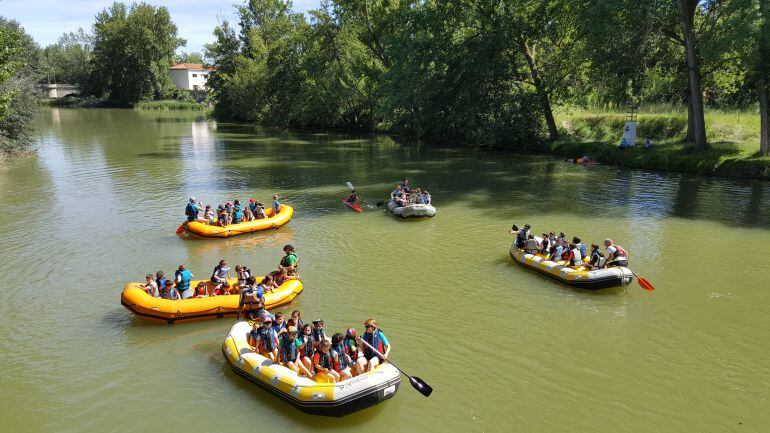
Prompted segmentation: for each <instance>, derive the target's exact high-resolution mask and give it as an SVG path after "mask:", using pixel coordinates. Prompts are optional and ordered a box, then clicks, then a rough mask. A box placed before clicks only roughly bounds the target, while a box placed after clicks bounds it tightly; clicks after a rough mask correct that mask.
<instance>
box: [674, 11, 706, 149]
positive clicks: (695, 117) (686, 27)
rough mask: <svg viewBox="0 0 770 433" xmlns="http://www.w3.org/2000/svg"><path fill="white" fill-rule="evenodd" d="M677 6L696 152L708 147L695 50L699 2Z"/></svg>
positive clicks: (698, 67)
mask: <svg viewBox="0 0 770 433" xmlns="http://www.w3.org/2000/svg"><path fill="white" fill-rule="evenodd" d="M676 6H677V9H679V23H680V24H681V26H682V35H683V36H684V48H685V54H686V60H687V79H688V83H689V86H690V98H689V101H690V106H691V110H692V111H691V112H689V113H688V117H692V129H693V131H692V132H693V143H694V144H695V149H696V150H705V149H706V148H707V147H708V144H707V142H706V119H705V117H704V115H703V93H702V92H701V84H700V79H701V76H700V66H699V65H698V56H697V53H696V48H695V30H694V26H695V10H696V8H697V7H698V0H676Z"/></svg>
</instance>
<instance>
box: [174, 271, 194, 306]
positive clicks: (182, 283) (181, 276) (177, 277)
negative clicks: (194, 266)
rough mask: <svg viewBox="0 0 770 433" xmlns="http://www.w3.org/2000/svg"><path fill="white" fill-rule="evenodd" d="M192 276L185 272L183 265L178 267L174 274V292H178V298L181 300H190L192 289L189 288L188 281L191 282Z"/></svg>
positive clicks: (192, 294)
mask: <svg viewBox="0 0 770 433" xmlns="http://www.w3.org/2000/svg"><path fill="white" fill-rule="evenodd" d="M192 277H193V274H192V273H191V272H190V271H188V270H187V267H185V265H179V269H177V271H176V272H175V273H174V282H175V283H176V291H177V292H179V297H181V298H182V299H187V298H192V297H193V296H194V295H195V293H193V290H192V287H190V281H192Z"/></svg>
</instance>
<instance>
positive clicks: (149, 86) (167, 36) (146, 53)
mask: <svg viewBox="0 0 770 433" xmlns="http://www.w3.org/2000/svg"><path fill="white" fill-rule="evenodd" d="M93 32H94V51H93V59H92V62H91V66H92V74H91V82H92V83H93V86H94V87H93V91H94V93H95V94H97V95H98V96H106V97H107V98H108V99H109V100H110V101H112V102H113V103H116V104H120V105H130V104H133V103H136V102H138V101H140V100H143V99H163V98H168V97H170V96H172V95H173V94H174V93H175V89H174V86H173V84H172V83H171V78H170V76H169V74H168V67H169V66H170V65H171V63H172V61H173V59H174V52H175V50H176V49H177V48H178V47H180V46H182V45H184V43H185V42H184V40H183V39H180V38H178V37H177V28H176V25H174V23H173V22H172V21H171V17H170V16H169V13H168V10H167V9H166V8H165V7H155V6H152V5H149V4H147V3H138V4H137V3H134V4H132V5H131V6H130V7H127V6H126V5H125V4H123V3H117V2H116V3H114V4H113V5H112V6H110V7H109V8H107V9H105V10H103V11H102V12H100V13H99V14H98V15H97V16H96V22H95V23H94V30H93Z"/></svg>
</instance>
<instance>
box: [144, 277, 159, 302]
mask: <svg viewBox="0 0 770 433" xmlns="http://www.w3.org/2000/svg"><path fill="white" fill-rule="evenodd" d="M145 281H146V283H145V284H144V286H143V288H144V291H145V292H147V294H148V295H150V296H152V297H153V298H158V297H160V292H159V291H158V283H156V282H155V278H153V276H152V274H147V276H146V277H145Z"/></svg>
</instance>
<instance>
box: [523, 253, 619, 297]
mask: <svg viewBox="0 0 770 433" xmlns="http://www.w3.org/2000/svg"><path fill="white" fill-rule="evenodd" d="M510 254H511V258H512V259H513V260H514V261H515V262H516V263H518V264H520V265H522V266H524V267H525V268H528V269H532V270H533V271H537V272H540V273H541V274H544V275H547V276H549V277H551V278H553V279H555V280H557V281H560V282H562V283H564V284H568V285H570V286H573V287H578V288H581V289H586V290H598V289H605V288H608V287H617V286H621V285H629V284H631V282H632V281H633V279H634V274H632V273H631V270H630V269H628V268H625V267H622V266H617V267H611V268H606V269H598V270H595V271H590V270H588V269H586V267H584V266H582V267H580V268H579V269H576V268H574V267H571V266H567V265H566V264H565V263H564V262H554V261H551V260H548V258H546V257H544V256H542V255H540V254H530V253H527V252H525V251H524V250H523V249H520V248H518V247H516V243H515V242H514V243H513V245H511V249H510Z"/></svg>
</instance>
